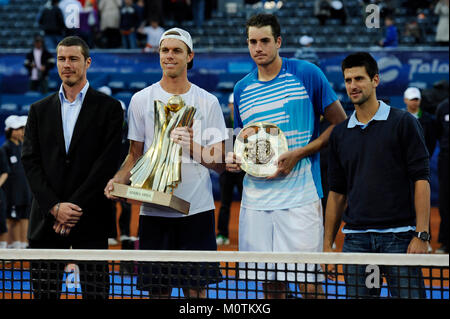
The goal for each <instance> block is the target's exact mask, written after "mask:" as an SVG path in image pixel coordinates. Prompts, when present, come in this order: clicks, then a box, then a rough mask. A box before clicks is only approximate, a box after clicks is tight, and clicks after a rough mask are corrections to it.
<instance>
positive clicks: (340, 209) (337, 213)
mask: <svg viewBox="0 0 450 319" xmlns="http://www.w3.org/2000/svg"><path fill="white" fill-rule="evenodd" d="M346 200H347V197H346V196H345V195H344V194H339V193H336V192H333V191H330V192H329V193H328V199H327V207H326V210H325V212H326V213H325V229H324V238H323V251H324V252H331V251H333V249H332V246H333V242H334V240H335V239H336V235H337V232H338V231H339V227H340V226H341V221H342V215H343V213H344V209H345V203H346Z"/></svg>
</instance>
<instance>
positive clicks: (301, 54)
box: [294, 35, 320, 66]
mask: <svg viewBox="0 0 450 319" xmlns="http://www.w3.org/2000/svg"><path fill="white" fill-rule="evenodd" d="M299 42H300V44H301V46H302V47H301V48H300V49H297V51H295V55H294V57H295V58H296V59H299V60H305V61H308V62H311V63H313V64H315V65H317V66H319V64H320V60H319V56H318V55H317V53H316V50H315V49H314V48H313V47H312V44H313V43H314V38H313V37H310V36H308V35H303V36H301V37H300V40H299Z"/></svg>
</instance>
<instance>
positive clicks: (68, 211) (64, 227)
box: [51, 203, 83, 236]
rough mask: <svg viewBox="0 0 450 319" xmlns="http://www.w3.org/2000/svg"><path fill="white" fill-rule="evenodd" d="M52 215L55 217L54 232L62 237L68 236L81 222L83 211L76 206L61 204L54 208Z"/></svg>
mask: <svg viewBox="0 0 450 319" xmlns="http://www.w3.org/2000/svg"><path fill="white" fill-rule="evenodd" d="M51 214H52V215H53V216H54V217H55V223H54V225H53V230H54V231H55V232H56V233H58V234H60V235H61V236H67V235H68V234H69V233H70V229H71V228H72V227H74V226H75V225H76V224H77V223H78V221H79V220H80V218H81V216H82V215H83V210H82V209H81V207H80V206H78V205H76V204H72V203H59V204H57V205H55V206H54V207H53V208H52V210H51Z"/></svg>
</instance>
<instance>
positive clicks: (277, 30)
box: [245, 13, 281, 40]
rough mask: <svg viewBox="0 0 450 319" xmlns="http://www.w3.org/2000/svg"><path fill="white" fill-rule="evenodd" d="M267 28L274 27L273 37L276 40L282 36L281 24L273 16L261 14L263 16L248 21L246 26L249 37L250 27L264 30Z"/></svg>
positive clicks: (256, 16) (258, 15)
mask: <svg viewBox="0 0 450 319" xmlns="http://www.w3.org/2000/svg"><path fill="white" fill-rule="evenodd" d="M265 26H271V27H272V35H273V37H274V39H275V40H276V39H278V37H280V36H281V27H280V23H279V22H278V19H277V17H276V16H274V15H273V14H267V13H261V14H257V15H255V16H253V17H251V18H250V19H248V20H247V23H246V25H245V30H246V32H247V37H248V29H249V28H250V27H257V28H262V27H265Z"/></svg>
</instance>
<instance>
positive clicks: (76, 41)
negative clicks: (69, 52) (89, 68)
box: [56, 36, 90, 60]
mask: <svg viewBox="0 0 450 319" xmlns="http://www.w3.org/2000/svg"><path fill="white" fill-rule="evenodd" d="M60 46H64V47H73V46H77V47H80V48H81V54H83V56H84V59H85V60H87V58H89V57H90V53H89V46H88V45H87V43H86V42H85V41H84V40H83V39H82V38H80V37H77V36H70V37H66V38H64V39H62V40H61V42H59V43H58V45H57V46H56V52H58V48H59V47H60Z"/></svg>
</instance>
